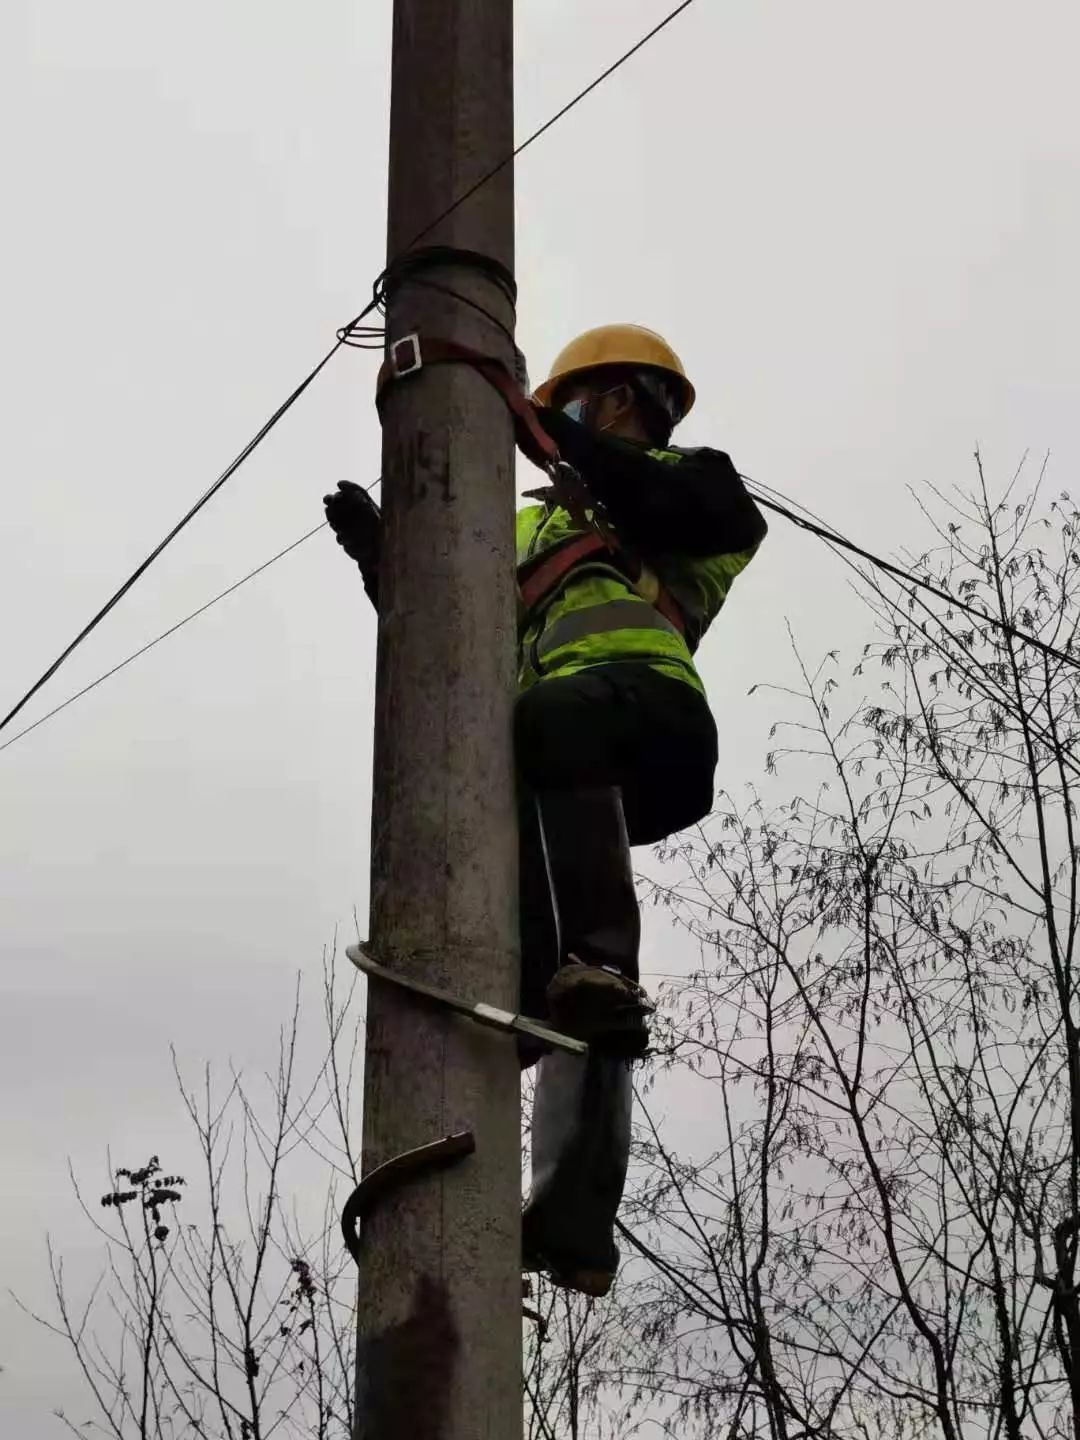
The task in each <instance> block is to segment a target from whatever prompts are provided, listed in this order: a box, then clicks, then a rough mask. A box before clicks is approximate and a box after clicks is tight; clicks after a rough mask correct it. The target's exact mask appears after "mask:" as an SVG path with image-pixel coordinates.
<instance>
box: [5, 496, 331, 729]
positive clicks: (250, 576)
mask: <svg viewBox="0 0 1080 1440" xmlns="http://www.w3.org/2000/svg"><path fill="white" fill-rule="evenodd" d="M326 526H327V522H326V521H325V520H324V521H323V522H322V524H321V525H316V526H315V527H314V529H312V530H309V531H308V532H307V534H306V535H301V536H300V538H299V539H298V540H294V541H293V542H292V544H291V545H286V546H285V549H284V550H279V551H278V552H277V554H276V555H271V557H270V559H269V560H264V561H263V562H262V564H261V565H256V567H255V569H254V570H249V571H248V573H247V574H246V575H245V576H244V577H243V578H242V579H240V580H237V581H235V582H234V583H233V584H232V585H230V586H229V587H228V589H227V590H222V591H221V593H220V594H219V595H215V596H214V598H213V599H212V600H207V602H206V604H205V605H200V606H199V608H198V609H197V610H192V612H191V614H190V615H185V616H184V618H183V619H182V620H178V621H177V622H176V624H175V625H170V626H169V628H168V630H163V631H162V632H161V634H160V635H156V636H155V637H154V639H153V640H149V641H147V643H146V644H145V645H143V646H141V647H140V648H139V649H138V650H135V651H134V652H133V653H132V654H131V655H129V656H128V657H127V659H126V660H121V661H120V663H119V665H114V666H113V667H112V669H111V670H106V671H105V673H104V675H99V676H98V677H97V679H96V680H91V682H90V684H89V685H84V686H83V688H82V689H81V690H77V691H76V692H75V694H74V695H69V696H68V698H67V699H66V700H64V701H62V702H61V703H60V704H59V705H57V706H56V707H55V708H54V709H52V710H49V711H48V712H47V713H46V714H44V715H42V716H41V718H40V719H38V720H35V721H34V723H33V724H32V725H27V727H26V729H25V730H20V731H18V733H17V734H15V735H12V736H11V738H10V739H9V740H5V741H4V742H3V744H0V750H6V749H7V748H8V746H9V745H14V744H15V742H16V740H21V739H22V738H23V736H24V735H29V734H30V732H31V730H36V729H37V728H38V726H39V725H44V724H45V721H46V720H51V719H52V718H53V716H54V715H59V714H60V711H61V710H66V709H67V707H68V706H69V705H74V704H75V701H76V700H81V699H82V697H83V696H84V695H89V693H90V691H91V690H96V689H97V687H98V686H99V685H101V684H103V683H104V682H105V681H106V680H109V679H111V677H112V676H113V675H116V674H118V673H119V672H120V671H121V670H123V669H125V668H126V667H127V666H128V665H130V664H131V662H132V661H133V660H138V658H139V656H140V655H145V654H146V652H147V651H148V650H153V648H154V646H155V645H160V644H161V642H162V640H167V639H168V638H169V636H170V635H175V634H176V632H177V630H182V629H183V628H184V626H185V625H186V624H187V623H188V622H189V621H190V620H195V619H197V618H198V617H199V616H200V615H202V614H204V613H205V612H206V611H207V610H209V609H210V607H211V605H216V604H217V603H218V601H219V600H224V599H225V597H226V596H227V595H231V594H232V593H233V591H234V590H239V589H240V586H241V585H246V584H247V582H248V581H249V580H254V579H255V576H256V575H261V574H262V572H263V571H264V570H268V569H269V568H270V566H271V565H273V564H274V563H275V562H276V561H278V560H282V559H284V557H285V556H286V555H288V554H289V552H290V551H292V550H295V549H296V548H297V546H298V545H302V544H303V543H304V541H305V540H310V539H311V537H312V536H313V535H317V534H318V533H319V531H320V530H325V529H326Z"/></svg>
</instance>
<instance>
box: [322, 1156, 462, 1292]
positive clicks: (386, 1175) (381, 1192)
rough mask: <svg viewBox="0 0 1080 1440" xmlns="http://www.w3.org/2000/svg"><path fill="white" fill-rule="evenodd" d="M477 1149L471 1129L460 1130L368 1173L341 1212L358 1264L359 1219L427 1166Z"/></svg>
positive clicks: (436, 1165)
mask: <svg viewBox="0 0 1080 1440" xmlns="http://www.w3.org/2000/svg"><path fill="white" fill-rule="evenodd" d="M475 1149H476V1140H475V1137H474V1136H473V1133H472V1131H471V1130H459V1131H458V1132H457V1134H455V1135H447V1136H446V1137H445V1138H444V1139H442V1140H434V1141H432V1143H431V1144H430V1145H418V1146H417V1147H416V1149H415V1150H406V1151H405V1153H404V1154H403V1155H395V1156H394V1158H393V1159H392V1160H387V1161H386V1162H385V1163H384V1164H382V1165H377V1166H376V1167H375V1169H374V1170H372V1171H371V1173H370V1174H368V1175H365V1176H364V1178H363V1179H362V1180H361V1181H360V1184H359V1185H357V1187H356V1189H355V1190H354V1191H353V1192H352V1194H351V1195H350V1196H349V1198H348V1200H346V1201H345V1208H344V1209H343V1210H342V1212H341V1234H342V1238H343V1239H344V1241H345V1248H346V1250H348V1252H349V1254H350V1255H351V1256H352V1258H353V1259H354V1260H355V1261H356V1263H357V1265H359V1264H360V1247H359V1244H358V1242H357V1238H356V1223H357V1221H358V1220H366V1219H367V1217H368V1215H370V1214H371V1211H372V1209H373V1208H374V1207H375V1205H376V1204H377V1203H378V1202H379V1201H380V1200H381V1199H382V1198H383V1197H384V1196H385V1194H386V1193H387V1191H388V1190H392V1189H395V1188H396V1187H397V1186H398V1185H402V1184H404V1183H405V1182H406V1181H408V1180H415V1179H416V1178H417V1177H418V1176H420V1175H422V1174H424V1173H425V1172H426V1171H428V1170H435V1169H441V1168H442V1167H443V1166H444V1165H453V1164H454V1162H455V1161H457V1160H464V1159H465V1157H466V1156H467V1155H471V1154H472V1153H473V1151H474V1150H475Z"/></svg>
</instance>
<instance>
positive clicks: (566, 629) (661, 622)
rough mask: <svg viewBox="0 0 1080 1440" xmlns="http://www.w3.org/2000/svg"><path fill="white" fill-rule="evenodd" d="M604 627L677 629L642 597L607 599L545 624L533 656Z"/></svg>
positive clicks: (599, 632) (570, 642)
mask: <svg viewBox="0 0 1080 1440" xmlns="http://www.w3.org/2000/svg"><path fill="white" fill-rule="evenodd" d="M608 630H666V631H667V632H668V633H669V634H671V635H678V634H679V633H680V632H679V629H678V627H677V626H675V625H673V624H672V623H671V621H670V620H667V619H665V617H664V616H663V615H661V614H660V612H659V610H655V609H654V608H653V607H652V606H651V605H650V604H649V603H648V601H646V600H609V601H607V602H606V603H605V604H603V605H589V606H586V608H585V609H583V610H571V611H569V612H568V613H567V614H566V615H563V616H561V617H560V618H559V619H558V620H556V621H555V622H554V624H552V625H549V626H548V627H547V629H545V630H544V631H543V633H542V634H541V636H540V640H539V644H538V645H537V652H536V653H537V656H538V658H539V659H541V660H543V659H544V657H545V656H547V655H550V654H551V653H552V651H553V650H559V649H561V647H562V646H563V645H570V644H572V642H573V641H575V640H584V639H585V637H586V636H588V635H599V634H601V633H603V632H604V631H608Z"/></svg>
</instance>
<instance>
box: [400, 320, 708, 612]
mask: <svg viewBox="0 0 1080 1440" xmlns="http://www.w3.org/2000/svg"><path fill="white" fill-rule="evenodd" d="M446 364H457V365H469V366H471V367H472V368H473V369H474V370H476V371H478V373H479V374H481V375H482V376H483V377H484V379H485V380H486V381H487V382H488V384H489V385H491V386H492V388H493V389H494V390H495V391H496V392H497V393H498V394H499V395H500V396H501V397H502V400H503V402H504V403H505V405H506V406H507V408H508V409H509V411H510V413H511V415H513V417H514V420H515V422H517V423H516V424H515V426H514V434H515V438H516V441H517V444H518V448H519V449H520V450H521V452H522V454H523V455H525V456H526V458H527V459H529V460H530V461H532V463H533V464H534V465H536V466H538V467H539V468H540V469H542V470H544V471H546V472H547V475H548V479H549V481H550V484H549V485H547V486H545V487H542V488H541V489H538V490H531V491H527V492H526V493H527V494H528V495H529V496H530V497H532V498H535V499H538V500H541V501H542V502H543V503H545V504H550V503H551V502H554V503H555V504H557V505H559V506H561V507H562V508H563V509H564V510H566V511H567V512H568V514H570V515H571V516H572V518H573V519H574V520H575V521H576V522H577V523H578V525H580V526H581V528H582V529H583V530H584V531H585V532H586V533H585V534H583V535H580V536H576V537H574V538H573V539H571V540H569V541H567V542H565V543H564V544H562V545H559V546H557V547H555V548H554V549H552V550H549V551H546V552H544V553H542V554H541V555H539V556H536V557H534V558H533V559H531V560H528V561H526V562H525V563H524V564H523V565H521V566H520V567H519V568H518V589H519V591H520V594H521V599H522V602H523V604H524V606H525V611H526V614H527V615H530V616H531V615H533V614H535V613H536V611H537V610H538V609H539V608H540V607H541V606H542V605H543V604H544V602H545V601H546V600H547V599H548V598H549V597H550V596H552V595H553V594H555V593H556V592H557V591H558V589H559V588H560V586H561V585H562V584H563V582H564V581H565V579H566V577H567V576H568V575H569V574H570V572H571V571H572V570H574V569H575V568H577V567H578V566H579V565H582V564H583V563H585V562H587V561H589V560H595V559H597V558H598V557H600V556H601V555H603V556H604V557H605V558H606V561H607V563H608V564H610V565H612V566H613V567H614V568H615V569H617V570H618V571H619V572H620V574H622V575H623V576H625V578H626V579H627V580H628V581H629V582H630V585H631V586H632V588H633V589H634V591H635V593H636V594H637V595H639V596H640V597H641V599H642V600H645V601H647V602H648V603H649V604H650V605H652V606H653V608H654V609H656V610H658V611H659V612H660V614H661V615H663V617H664V619H665V620H667V621H668V622H669V623H670V624H672V625H673V626H674V627H675V628H676V629H677V630H678V632H679V633H680V635H685V634H686V619H685V617H684V615H683V613H682V610H681V609H680V607H679V603H678V601H677V600H676V599H675V597H674V596H673V595H672V594H671V593H670V591H668V590H667V589H665V587H664V586H663V584H662V583H661V582H660V579H659V577H658V576H657V575H656V574H655V573H654V572H653V571H652V570H650V569H649V567H648V566H647V565H646V564H645V563H644V561H643V560H642V559H641V557H640V556H639V555H637V554H636V553H635V552H634V551H633V550H631V549H630V548H629V547H628V546H627V545H626V544H625V543H624V542H623V541H622V540H620V539H619V538H618V536H617V535H616V534H615V532H614V530H613V529H612V527H611V525H610V523H609V521H608V518H607V515H606V512H605V511H604V507H603V506H602V505H601V504H600V502H599V501H598V500H596V499H595V498H594V497H593V496H592V495H590V493H589V490H588V487H587V486H586V484H585V481H584V480H583V479H582V477H581V475H580V474H579V473H578V471H577V470H575V469H574V467H573V466H572V465H569V464H568V463H567V462H566V461H565V460H564V459H563V458H562V456H561V455H560V453H559V447H558V446H557V445H556V443H555V441H554V440H553V439H552V438H551V436H550V435H549V434H548V433H547V431H546V430H545V429H544V427H543V426H542V425H541V424H540V419H539V416H538V415H537V413H536V408H535V406H534V405H533V404H532V403H531V401H530V400H529V398H528V396H527V395H526V394H525V392H524V391H523V390H522V388H521V386H520V385H519V384H518V382H517V380H516V379H515V377H514V376H513V375H512V374H511V373H510V371H509V370H508V369H507V367H506V365H505V364H504V363H503V362H502V360H500V359H498V358H497V357H496V356H494V355H485V354H483V353H482V352H481V351H479V350H474V349H472V348H471V347H470V346H468V345H462V344H460V343H459V342H458V341H456V340H444V339H442V338H440V337H437V336H425V337H424V338H423V340H421V338H420V335H419V334H418V333H417V332H416V331H413V332H412V334H410V335H405V336H403V337H402V338H401V339H400V340H392V341H391V342H390V343H389V345H388V346H387V353H386V359H385V360H384V361H383V363H382V366H381V367H380V369H379V375H378V379H377V380H376V383H375V404H376V408H377V409H378V410H379V412H380V414H381V411H382V403H383V400H384V397H385V394H386V391H387V389H388V388H389V387H390V386H391V385H392V384H394V383H396V382H397V381H399V380H405V379H408V377H409V376H410V375H416V374H418V373H419V372H420V371H421V370H423V369H424V368H425V366H428V365H446Z"/></svg>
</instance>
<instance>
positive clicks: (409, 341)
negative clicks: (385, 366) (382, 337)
mask: <svg viewBox="0 0 1080 1440" xmlns="http://www.w3.org/2000/svg"><path fill="white" fill-rule="evenodd" d="M402 351H404V352H405V358H404V359H403V358H402V354H401V352H402ZM389 360H390V369H391V370H392V372H393V375H394V379H395V380H400V379H401V378H402V376H404V375H415V374H416V372H417V370H422V369H423V368H424V357H423V355H422V354H421V353H420V336H419V334H418V332H417V331H415V330H414V331H413V332H412V334H410V335H403V336H402V337H401V339H400V340H393V341H391V343H390V355H389Z"/></svg>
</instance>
